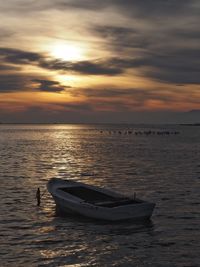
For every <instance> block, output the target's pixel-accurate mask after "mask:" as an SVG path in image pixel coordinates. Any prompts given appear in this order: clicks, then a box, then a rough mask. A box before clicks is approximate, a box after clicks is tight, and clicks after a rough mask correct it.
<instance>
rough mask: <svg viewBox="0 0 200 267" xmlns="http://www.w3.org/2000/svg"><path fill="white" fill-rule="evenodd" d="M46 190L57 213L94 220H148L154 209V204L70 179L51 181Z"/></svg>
mask: <svg viewBox="0 0 200 267" xmlns="http://www.w3.org/2000/svg"><path fill="white" fill-rule="evenodd" d="M47 189H48V191H49V193H50V194H51V195H52V196H53V198H54V201H55V203H56V206H57V209H58V210H59V211H61V212H64V213H76V214H80V215H83V216H86V217H90V218H95V219H102V220H109V221H118V220H125V219H135V220H145V219H149V218H150V217H151V215H152V213H153V209H154V207H155V204H154V203H150V202H147V201H144V200H141V199H138V198H130V197H127V196H124V195H122V194H120V193H116V192H113V191H111V190H108V189H105V188H99V187H96V186H92V185H87V184H84V183H81V182H75V181H72V180H62V179H58V178H52V179H51V180H50V181H49V182H48V184H47Z"/></svg>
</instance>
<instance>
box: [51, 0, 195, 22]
mask: <svg viewBox="0 0 200 267" xmlns="http://www.w3.org/2000/svg"><path fill="white" fill-rule="evenodd" d="M197 6H198V1H197V0H191V1H188V0H167V1H166V0H142V1H141V0H126V1H124V0H105V1H99V0H70V1H65V0H57V1H54V5H53V6H52V5H49V7H51V8H52V7H53V8H57V9H63V8H79V9H86V10H101V9H106V8H112V9H115V10H117V11H118V12H121V13H125V14H126V15H127V14H128V15H130V16H133V15H134V16H138V17H141V18H143V19H144V20H145V19H147V18H150V17H151V18H152V19H153V20H156V19H157V18H160V17H166V16H170V17H171V16H173V15H176V16H177V15H178V14H180V15H181V16H182V15H184V13H188V11H191V12H195V8H197ZM197 14H198V13H197Z"/></svg>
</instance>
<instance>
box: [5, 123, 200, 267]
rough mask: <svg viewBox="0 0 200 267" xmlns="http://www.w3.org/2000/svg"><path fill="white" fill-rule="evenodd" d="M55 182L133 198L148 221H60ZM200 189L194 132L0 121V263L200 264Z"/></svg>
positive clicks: (199, 134) (199, 141) (197, 131)
mask: <svg viewBox="0 0 200 267" xmlns="http://www.w3.org/2000/svg"><path fill="white" fill-rule="evenodd" d="M127 130H130V131H134V132H135V131H137V132H139V131H141V132H142V133H143V132H144V131H148V130H154V131H156V133H157V131H159V132H161V131H166V130H167V131H170V132H171V133H174V131H179V132H180V134H169V135H166V134H164V135H161V134H154V135H153V134H149V135H144V134H137V135H136V134H133V133H130V134H129V135H127V134H124V133H125V131H127ZM101 131H102V132H101ZM109 131H112V132H111V133H109ZM113 131H116V132H115V133H113ZM119 131H120V132H121V134H120V133H119ZM53 176H56V177H63V178H68V179H77V180H79V181H82V182H86V183H89V184H94V185H99V186H105V187H108V188H114V189H115V190H117V191H120V192H123V193H126V194H130V195H132V194H134V192H137V196H138V197H140V198H143V199H146V200H149V201H153V202H156V209H155V212H154V214H153V216H152V220H151V221H150V222H148V223H144V224H142V223H140V224H134V223H133V222H130V221H128V222H121V223H114V224H113V223H105V222H100V221H99V222H98V221H92V220H89V219H84V218H78V217H66V218H62V217H58V216H56V214H55V205H54V202H53V201H52V198H51V196H50V195H49V194H48V193H46V183H47V181H48V180H49V179H50V178H51V177H53ZM199 185H200V127H192V126H191V127H187V126H176V125H174V126H151V125H148V126H136V125H0V187H1V190H0V246H1V247H0V266H3V267H4V266H5V267H6V266H71V267H72V266H75V267H78V266H102V267H103V266H139V267H140V266H154V267H157V266H159V267H160V266H161V267H162V266H166V267H168V266H169V267H173V266H180V267H183V266H185V267H186V266H190V267H192V266H200V265H199V264H200V186H199ZM38 186H39V187H40V188H41V190H42V192H44V195H43V198H42V204H41V207H39V208H38V207H37V206H36V200H35V193H36V189H37V187H38Z"/></svg>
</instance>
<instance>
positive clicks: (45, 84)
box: [32, 79, 69, 93]
mask: <svg viewBox="0 0 200 267" xmlns="http://www.w3.org/2000/svg"><path fill="white" fill-rule="evenodd" d="M32 81H33V82H35V83H37V84H38V86H37V87H36V90H39V91H42V92H52V93H59V92H62V91H65V90H66V88H69V86H61V85H60V83H59V82H56V81H50V80H41V79H35V80H32Z"/></svg>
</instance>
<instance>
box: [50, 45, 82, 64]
mask: <svg viewBox="0 0 200 267" xmlns="http://www.w3.org/2000/svg"><path fill="white" fill-rule="evenodd" d="M50 53H51V56H53V57H54V58H57V59H61V60H65V61H78V60H81V59H82V58H83V54H84V52H83V49H82V48H81V47H79V46H78V45H77V44H72V43H57V44H54V45H53V46H52V48H51V52H50Z"/></svg>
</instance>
